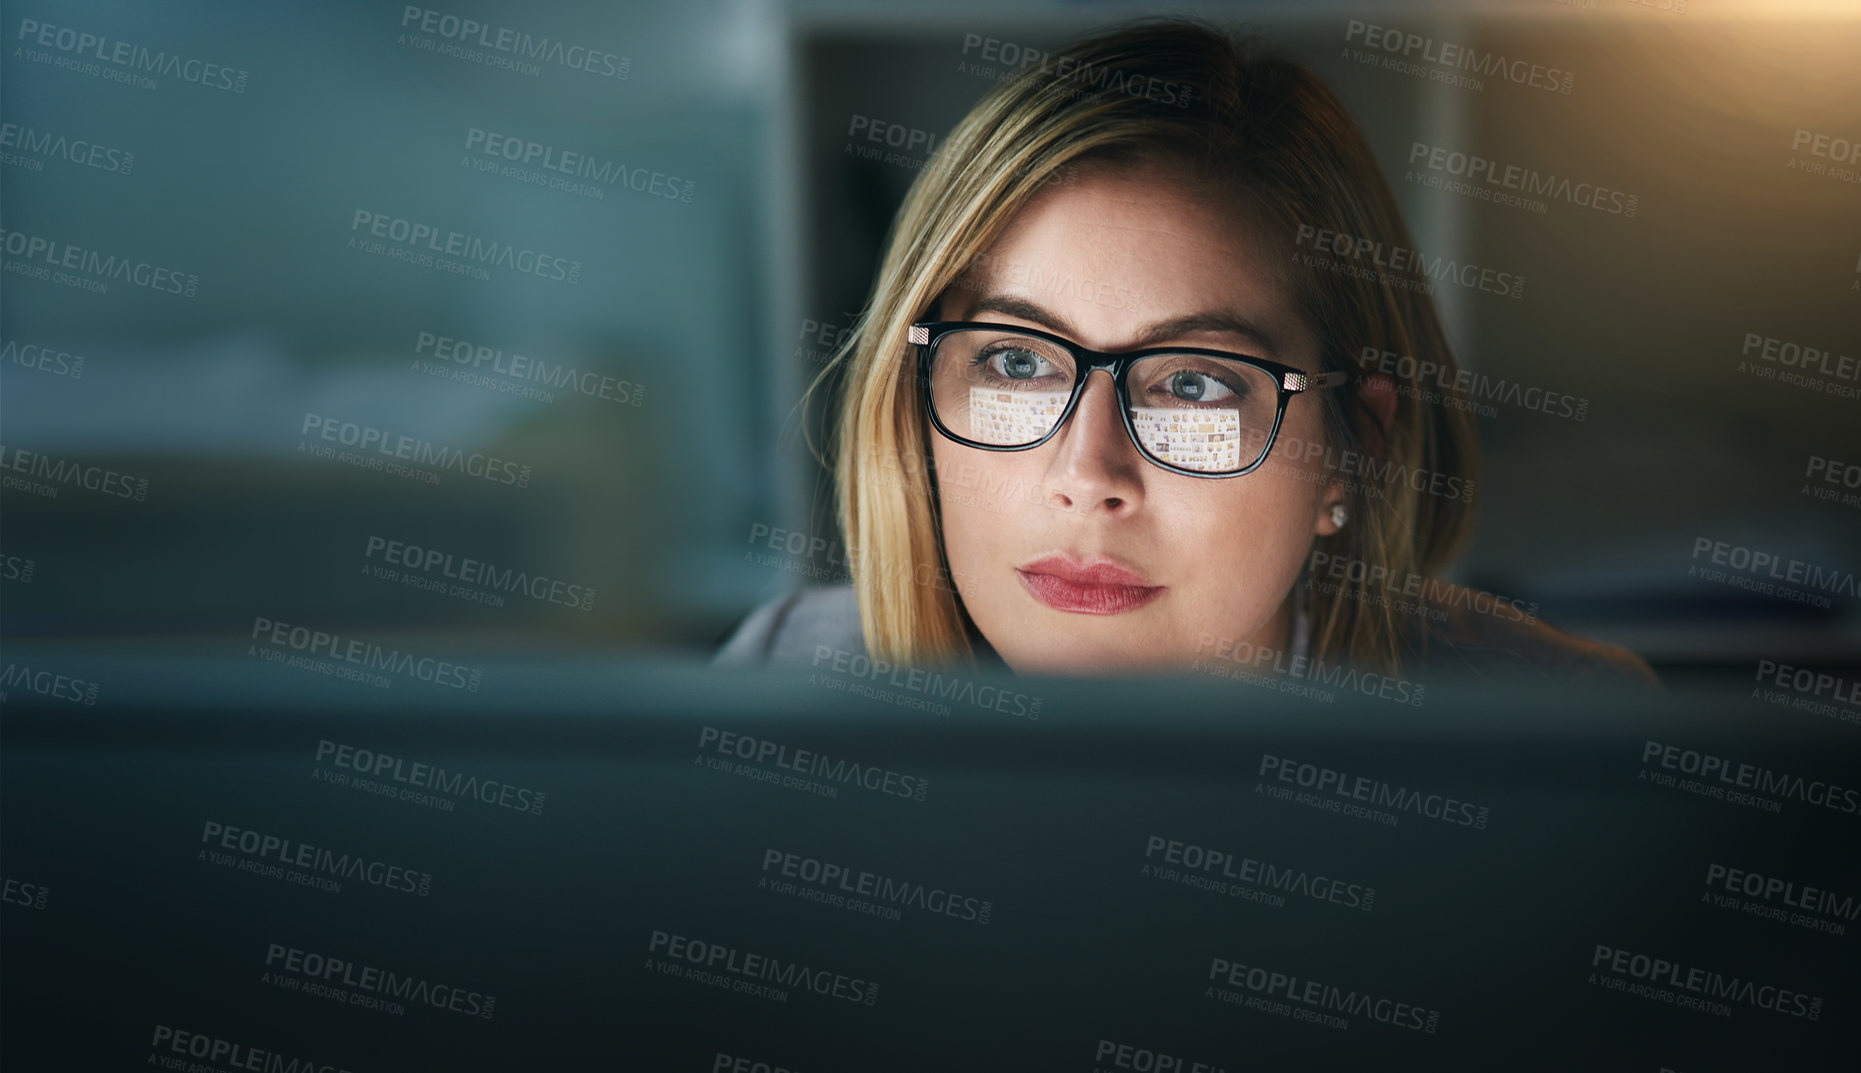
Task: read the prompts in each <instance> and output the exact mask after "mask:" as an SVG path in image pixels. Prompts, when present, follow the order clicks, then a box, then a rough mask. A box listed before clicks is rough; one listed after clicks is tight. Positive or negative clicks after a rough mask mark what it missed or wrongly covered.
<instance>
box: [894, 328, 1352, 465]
mask: <svg viewBox="0 0 1861 1073" xmlns="http://www.w3.org/2000/svg"><path fill="white" fill-rule="evenodd" d="M976 330H985V331H999V332H1013V333H1015V334H1016V335H1031V336H1033V337H1034V338H1036V339H1044V340H1046V341H1047V342H1050V343H1052V344H1054V345H1055V346H1059V347H1062V348H1064V349H1065V350H1066V352H1067V353H1069V354H1071V355H1072V357H1073V370H1074V373H1073V392H1072V395H1071V396H1070V397H1068V398H1067V400H1066V409H1064V410H1062V411H1060V419H1059V420H1058V421H1055V422H1054V423H1053V427H1052V428H1051V429H1049V430H1047V434H1046V435H1045V436H1042V437H1041V438H1040V439H1038V440H1035V441H1034V442H1033V443H1027V444H1020V445H1016V446H1004V445H1002V444H997V443H978V442H976V441H975V440H971V439H967V438H965V437H962V436H958V435H957V434H956V433H954V432H951V431H950V430H949V428H947V427H946V426H945V425H944V423H943V421H942V420H941V419H940V418H938V416H937V404H936V402H935V400H933V399H932V398H931V353H932V352H933V351H935V350H936V349H937V341H938V340H940V339H942V338H943V337H944V336H946V335H949V334H950V333H952V332H958V331H976ZM905 341H906V342H908V343H910V344H911V345H913V346H915V347H917V348H918V391H919V393H920V394H922V395H923V396H924V412H925V413H927V414H929V415H930V421H931V425H932V426H933V427H935V428H936V429H937V431H938V432H940V433H942V434H943V436H944V437H945V438H946V439H949V440H951V441H953V442H955V443H960V444H962V445H963V446H965V447H974V448H976V449H977V450H979V451H1031V450H1033V449H1034V448H1036V447H1039V446H1040V445H1041V444H1043V443H1046V442H1047V441H1048V440H1050V439H1052V438H1053V437H1054V434H1055V433H1057V432H1059V431H1060V430H1061V429H1062V428H1065V427H1066V422H1067V421H1069V420H1071V419H1072V416H1073V411H1074V410H1076V409H1078V408H1079V398H1080V396H1081V395H1084V394H1085V388H1086V381H1088V380H1090V379H1091V378H1092V373H1093V371H1094V370H1096V369H1104V370H1106V371H1107V372H1109V373H1110V374H1111V379H1112V384H1113V385H1114V386H1115V388H1116V390H1117V393H1118V414H1119V416H1120V417H1122V418H1123V419H1124V431H1125V435H1127V436H1129V437H1130V438H1131V446H1133V447H1135V448H1137V453H1138V455H1139V456H1141V457H1142V458H1143V459H1144V461H1146V462H1149V463H1150V464H1151V465H1153V466H1157V467H1159V468H1161V469H1165V470H1168V471H1169V472H1171V473H1180V474H1182V475H1183V476H1185V477H1206V478H1208V479H1210V480H1223V479H1226V478H1228V477H1242V476H1246V475H1247V474H1249V473H1252V472H1253V471H1254V470H1256V469H1259V468H1260V467H1261V465H1263V464H1264V463H1265V462H1266V460H1267V455H1269V454H1271V453H1272V451H1273V444H1274V443H1275V442H1277V441H1278V439H1279V426H1280V422H1282V421H1283V420H1285V417H1286V402H1287V400H1289V399H1291V398H1292V397H1293V396H1294V395H1298V394H1302V393H1304V392H1307V391H1324V390H1328V389H1330V388H1334V387H1340V386H1342V385H1344V384H1346V383H1349V382H1350V378H1351V374H1350V373H1349V372H1348V371H1345V370H1340V371H1337V372H1329V373H1320V374H1318V375H1317V376H1313V375H1312V374H1311V373H1308V372H1305V371H1304V370H1302V369H1295V368H1293V367H1292V366H1290V365H1284V364H1281V363H1280V362H1277V361H1268V360H1266V359H1265V358H1254V357H1248V356H1247V355H1245V354H1232V353H1229V352H1228V351H1225V350H1203V349H1201V348H1199V347H1181V346H1158V347H1145V348H1143V349H1141V350H1126V351H1122V352H1119V353H1108V352H1106V351H1102V350H1093V349H1091V348H1089V347H1084V346H1080V345H1079V344H1078V343H1075V342H1073V341H1072V340H1070V339H1064V338H1062V337H1060V336H1057V335H1054V334H1053V333H1052V332H1044V331H1041V330H1040V329H1038V328H1023V327H1021V326H1020V325H1018V324H994V323H991V322H988V321H976V320H926V321H919V322H917V323H915V324H913V325H911V327H910V328H909V329H908V330H907V331H906V333H905ZM1159 354H1191V355H1194V356H1196V357H1199V358H1217V359H1220V360H1222V361H1231V362H1234V363H1236V364H1239V365H1251V366H1253V367H1254V368H1256V369H1259V370H1260V371H1261V372H1264V373H1266V374H1267V375H1268V376H1270V377H1272V378H1273V383H1274V386H1275V387H1276V388H1277V389H1278V399H1277V403H1278V405H1277V407H1276V408H1275V409H1274V411H1273V428H1272V431H1270V432H1268V433H1267V440H1266V444H1265V446H1263V447H1261V449H1260V457H1259V458H1256V459H1254V461H1253V462H1252V463H1250V464H1249V465H1248V466H1247V467H1246V468H1245V469H1237V470H1233V471H1231V472H1228V473H1204V472H1202V471H1201V470H1194V469H1184V468H1183V467H1181V466H1176V465H1171V464H1170V463H1168V462H1164V461H1162V460H1161V459H1159V458H1157V457H1156V456H1155V455H1153V454H1151V453H1150V452H1149V451H1148V450H1145V448H1144V445H1143V444H1142V443H1140V442H1139V441H1138V439H1137V425H1136V423H1135V422H1134V421H1132V420H1131V395H1130V391H1129V389H1128V388H1127V387H1126V382H1125V379H1126V375H1127V374H1128V373H1129V372H1130V369H1131V366H1132V365H1133V364H1135V363H1136V361H1137V359H1139V358H1148V357H1155V356H1157V355H1159Z"/></svg>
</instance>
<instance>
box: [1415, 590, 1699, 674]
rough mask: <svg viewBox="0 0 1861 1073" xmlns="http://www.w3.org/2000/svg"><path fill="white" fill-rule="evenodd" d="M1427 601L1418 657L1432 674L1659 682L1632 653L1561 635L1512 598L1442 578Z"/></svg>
mask: <svg viewBox="0 0 1861 1073" xmlns="http://www.w3.org/2000/svg"><path fill="white" fill-rule="evenodd" d="M1426 604H1427V611H1428V614H1427V617H1426V622H1427V629H1426V637H1427V643H1426V648H1425V650H1424V651H1423V652H1422V654H1421V661H1422V665H1423V668H1424V669H1425V670H1426V671H1427V672H1428V673H1430V674H1431V675H1434V674H1444V675H1447V676H1451V677H1463V678H1496V677H1506V678H1516V677H1518V676H1521V675H1523V676H1528V677H1532V676H1542V677H1551V678H1555V679H1557V680H1558V681H1560V682H1566V683H1571V684H1592V685H1603V686H1611V685H1613V686H1645V687H1648V688H1652V689H1661V688H1663V687H1662V685H1661V680H1660V678H1659V677H1658V676H1656V675H1655V673H1654V670H1653V668H1651V667H1649V666H1648V664H1647V661H1645V660H1643V659H1642V658H1641V657H1640V656H1637V655H1635V653H1633V652H1631V651H1629V650H1628V649H1626V648H1624V647H1622V646H1621V645H1611V644H1604V643H1602V642H1600V641H1592V640H1589V639H1587V638H1583V637H1578V636H1576V635H1575V634H1570V633H1565V632H1564V631H1563V630H1560V629H1557V628H1556V627H1554V626H1552V625H1550V624H1549V623H1546V622H1544V621H1542V620H1541V619H1539V618H1538V617H1537V615H1536V614H1535V613H1534V611H1535V609H1531V608H1527V607H1521V606H1519V603H1518V602H1517V601H1514V600H1507V599H1506V598H1504V597H1499V596H1494V595H1493V594H1492V593H1489V592H1481V591H1480V590H1478V589H1470V588H1467V587H1465V586H1463V585H1446V584H1444V585H1440V586H1438V587H1436V588H1435V589H1434V590H1432V591H1431V592H1430V593H1429V595H1428V597H1427V600H1426Z"/></svg>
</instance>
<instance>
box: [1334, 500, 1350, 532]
mask: <svg viewBox="0 0 1861 1073" xmlns="http://www.w3.org/2000/svg"><path fill="white" fill-rule="evenodd" d="M1350 520H1351V512H1350V508H1349V507H1346V506H1345V505H1344V504H1342V503H1333V504H1331V524H1332V525H1335V526H1337V527H1338V528H1339V529H1342V528H1344V523H1345V522H1348V521H1350Z"/></svg>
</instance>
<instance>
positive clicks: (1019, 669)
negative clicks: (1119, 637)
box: [996, 642, 1188, 678]
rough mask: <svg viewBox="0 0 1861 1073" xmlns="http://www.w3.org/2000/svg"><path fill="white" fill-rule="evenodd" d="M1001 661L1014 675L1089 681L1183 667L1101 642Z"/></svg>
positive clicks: (1006, 655)
mask: <svg viewBox="0 0 1861 1073" xmlns="http://www.w3.org/2000/svg"><path fill="white" fill-rule="evenodd" d="M996 651H997V653H999V654H1000V655H1001V657H1002V661H1003V662H1005V663H1007V664H1008V666H1009V667H1011V668H1013V669H1014V671H1015V673H1017V674H1051V675H1066V676H1070V677H1079V678H1091V677H1105V676H1114V675H1123V674H1147V673H1155V672H1157V671H1160V670H1167V669H1170V668H1172V667H1179V666H1182V665H1185V664H1186V663H1187V662H1188V661H1186V660H1170V659H1166V658H1164V657H1163V656H1161V655H1157V654H1154V653H1137V652H1132V651H1131V649H1130V648H1129V647H1125V646H1119V645H1116V644H1111V645H1104V644H1103V643H1102V642H1094V643H1091V644H1078V645H1061V646H1059V647H1042V648H1040V649H1039V650H1037V651H1032V652H1015V653H1012V654H1011V653H1008V652H1002V651H1001V650H1000V649H999V648H998V649H996Z"/></svg>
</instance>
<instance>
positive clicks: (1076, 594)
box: [1015, 553, 1169, 615]
mask: <svg viewBox="0 0 1861 1073" xmlns="http://www.w3.org/2000/svg"><path fill="white" fill-rule="evenodd" d="M1015 574H1016V575H1017V576H1018V577H1020V579H1021V587H1022V588H1024V589H1026V590H1027V591H1028V594H1029V595H1031V596H1033V597H1034V599H1036V600H1039V601H1040V602H1041V603H1043V604H1046V605H1047V606H1048V607H1051V608H1053V609H1054V610H1055V611H1071V612H1073V613H1075V614H1081V615H1118V614H1122V613H1124V612H1126V611H1131V610H1134V609H1136V608H1139V607H1142V606H1144V605H1145V604H1147V603H1149V602H1150V601H1152V600H1154V599H1156V598H1157V597H1159V596H1161V595H1163V590H1164V589H1166V588H1168V587H1169V586H1167V585H1152V584H1150V583H1149V581H1148V579H1146V578H1145V577H1144V576H1143V575H1142V574H1139V573H1136V572H1135V571H1132V570H1127V569H1125V568H1124V567H1122V566H1119V565H1118V564H1117V563H1114V562H1112V561H1111V560H1109V559H1097V560H1094V561H1093V562H1090V563H1082V562H1079V561H1078V560H1076V559H1074V558H1072V557H1071V556H1069V555H1064V554H1058V553H1056V554H1052V555H1043V556H1041V557H1040V558H1038V559H1035V560H1034V561H1033V562H1031V563H1028V564H1027V565H1026V566H1021V567H1016V568H1015Z"/></svg>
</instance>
